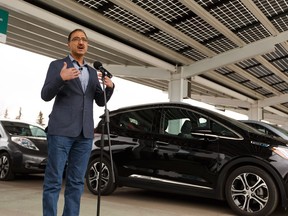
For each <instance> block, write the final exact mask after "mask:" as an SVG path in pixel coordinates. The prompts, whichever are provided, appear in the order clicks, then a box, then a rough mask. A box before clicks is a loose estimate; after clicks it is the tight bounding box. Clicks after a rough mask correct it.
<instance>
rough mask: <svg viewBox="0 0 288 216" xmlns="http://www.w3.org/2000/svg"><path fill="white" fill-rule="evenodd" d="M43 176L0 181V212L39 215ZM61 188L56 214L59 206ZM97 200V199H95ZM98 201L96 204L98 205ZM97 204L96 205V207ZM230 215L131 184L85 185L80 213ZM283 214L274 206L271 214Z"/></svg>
mask: <svg viewBox="0 0 288 216" xmlns="http://www.w3.org/2000/svg"><path fill="white" fill-rule="evenodd" d="M42 183H43V176H42V175H35V176H21V177H17V179H16V180H13V181H0V216H20V215H21V216H41V215H42ZM63 201H64V199H63V188H62V191H61V194H60V198H59V203H58V215H59V216H61V213H62V209H63ZM98 201H99V202H98ZM98 204H100V205H98ZM98 207H99V208H98ZM93 215H95V216H100V215H101V216H231V215H235V214H234V213H233V212H232V210H231V209H230V208H229V206H228V205H227V203H226V202H222V201H217V200H211V199H203V198H198V197H191V196H184V195H176V194H171V193H162V192H161V193H160V192H156V191H147V190H141V189H135V188H127V187H123V188H118V189H117V190H116V191H115V192H114V193H113V194H112V195H110V196H101V197H100V199H99V200H98V196H96V195H93V194H92V193H91V192H89V191H88V189H87V187H86V186H85V191H84V194H83V196H82V201H81V210H80V216H93ZM284 215H285V216H287V215H288V211H284V210H283V209H282V208H279V209H277V211H276V212H275V213H274V214H273V216H284Z"/></svg>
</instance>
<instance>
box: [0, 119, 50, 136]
mask: <svg viewBox="0 0 288 216" xmlns="http://www.w3.org/2000/svg"><path fill="white" fill-rule="evenodd" d="M1 123H2V125H3V127H4V129H5V130H6V131H7V132H8V133H9V134H10V135H18V136H33V137H46V133H45V131H44V130H43V129H42V128H40V127H38V126H35V125H31V124H27V123H22V122H10V121H2V122H1Z"/></svg>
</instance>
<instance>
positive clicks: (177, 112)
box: [160, 108, 238, 139]
mask: <svg viewBox="0 0 288 216" xmlns="http://www.w3.org/2000/svg"><path fill="white" fill-rule="evenodd" d="M161 125H163V127H161V128H162V131H160V133H162V134H167V135H174V136H179V137H185V138H193V139H195V136H193V134H194V135H196V136H197V135H199V134H207V135H208V134H211V135H217V136H223V137H232V138H237V137H238V135H237V134H235V133H234V132H233V131H231V130H230V129H229V128H227V127H225V126H224V125H221V124H220V123H218V122H216V121H214V120H212V119H210V118H208V117H206V116H204V115H202V114H200V113H197V112H194V111H190V110H186V109H175V108H170V109H168V108H167V109H165V110H164V112H163V115H162V119H161Z"/></svg>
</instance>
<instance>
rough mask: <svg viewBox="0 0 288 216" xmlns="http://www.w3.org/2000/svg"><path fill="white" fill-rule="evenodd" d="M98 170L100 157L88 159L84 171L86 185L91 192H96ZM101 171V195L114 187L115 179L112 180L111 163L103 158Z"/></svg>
mask: <svg viewBox="0 0 288 216" xmlns="http://www.w3.org/2000/svg"><path fill="white" fill-rule="evenodd" d="M99 171H100V158H99V157H97V158H95V159H93V160H92V161H90V163H89V165H88V168H87V172H86V185H87V187H88V189H89V191H90V192H91V193H93V194H98V182H99ZM101 172H102V173H101V195H109V194H111V193H113V192H114V191H115V189H116V180H115V179H114V180H113V175H112V168H111V163H110V162H109V161H108V160H107V159H105V158H103V160H102V171H101ZM114 174H115V172H114ZM114 176H115V178H116V175H114Z"/></svg>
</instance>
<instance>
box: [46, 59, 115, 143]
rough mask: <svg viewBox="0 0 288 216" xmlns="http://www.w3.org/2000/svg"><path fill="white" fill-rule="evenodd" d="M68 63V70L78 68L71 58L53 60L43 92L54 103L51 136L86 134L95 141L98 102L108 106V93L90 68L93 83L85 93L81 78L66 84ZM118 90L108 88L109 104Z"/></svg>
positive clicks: (49, 131) (50, 119) (95, 72)
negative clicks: (62, 76)
mask: <svg viewBox="0 0 288 216" xmlns="http://www.w3.org/2000/svg"><path fill="white" fill-rule="evenodd" d="M64 62H66V63H67V68H70V67H74V66H73V63H72V61H71V60H70V58H69V56H67V57H66V58H64V59H58V60H55V61H52V62H51V63H50V65H49V68H48V72H47V76H46V79H45V82H44V85H43V87H42V90H41V98H42V99H43V100H44V101H51V100H52V99H53V98H55V100H54V104H53V108H52V112H51V113H50V115H49V121H48V131H47V132H48V134H50V135H59V136H67V137H77V136H79V135H80V134H81V132H83V135H84V137H86V138H93V134H94V120H93V105H94V101H95V102H96V104H97V105H98V106H104V105H105V101H104V91H103V90H102V88H101V85H100V82H99V80H98V76H97V71H96V70H95V69H94V68H92V67H90V66H88V71H89V82H88V85H87V88H86V91H85V92H83V90H82V86H81V83H80V80H79V78H76V79H72V80H68V81H63V80H62V78H61V76H60V71H61V69H62V68H63V66H64ZM113 90H114V88H108V87H106V89H105V92H106V99H107V101H108V100H109V99H110V97H111V96H112V93H113Z"/></svg>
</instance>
